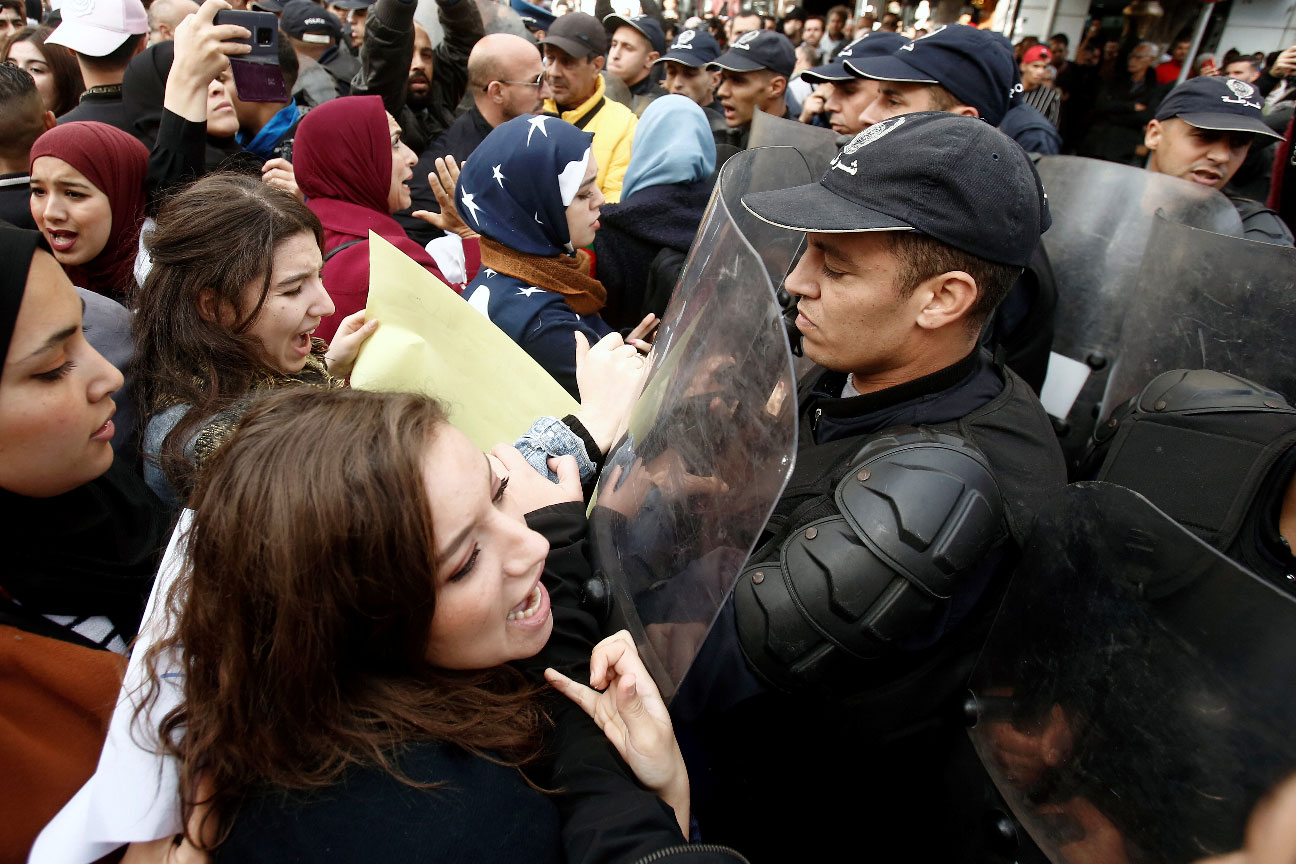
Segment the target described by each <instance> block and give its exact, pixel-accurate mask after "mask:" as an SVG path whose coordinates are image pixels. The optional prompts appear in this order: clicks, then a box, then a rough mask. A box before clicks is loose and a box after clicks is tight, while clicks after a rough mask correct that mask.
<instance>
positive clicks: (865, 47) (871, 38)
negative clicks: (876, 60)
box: [801, 30, 909, 84]
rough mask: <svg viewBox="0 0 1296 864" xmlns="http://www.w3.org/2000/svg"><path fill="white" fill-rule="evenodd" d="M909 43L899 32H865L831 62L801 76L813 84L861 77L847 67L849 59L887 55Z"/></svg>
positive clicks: (809, 70)
mask: <svg viewBox="0 0 1296 864" xmlns="http://www.w3.org/2000/svg"><path fill="white" fill-rule="evenodd" d="M908 44H909V40H908V39H906V38H905V37H903V36H901V35H900V34H899V33H891V32H889V31H886V30H875V31H873V32H872V33H865V34H864V35H863V36H861V37H859V38H858V39H856V40H855V41H854V42H851V43H850V44H849V45H846V46H845V47H844V48H842V49H841V50H840V51H838V52H837V56H836V57H834V58H833V60H832V62H831V63H825V64H823V65H822V66H816V67H814V68H813V69H807V70H806V71H804V72H802V73H801V77H802V78H804V79H805V80H806V81H809V82H811V83H812V84H823V83H825V82H826V83H832V82H833V81H850V80H851V79H853V78H860V77H863V76H860V75H856V74H855V73H853V72H851V70H850V69H848V68H846V61H847V60H862V59H864V58H865V57H886V56H888V55H891V54H894V53H895V52H896V51H898V50H899V49H900V46H902V45H908Z"/></svg>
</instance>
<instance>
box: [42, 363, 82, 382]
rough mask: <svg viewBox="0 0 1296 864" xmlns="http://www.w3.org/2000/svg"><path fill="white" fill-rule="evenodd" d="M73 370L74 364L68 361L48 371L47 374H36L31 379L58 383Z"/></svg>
mask: <svg viewBox="0 0 1296 864" xmlns="http://www.w3.org/2000/svg"><path fill="white" fill-rule="evenodd" d="M75 368H76V363H74V362H72V361H71V360H68V361H67V362H66V363H63V364H62V365H60V366H56V367H55V368H53V369H51V370H49V371H48V372H38V373H36V374H35V375H33V376H32V377H33V378H37V379H39V380H41V381H58V380H60V379H62V378H64V377H65V376H66V375H67V374H68V373H69V372H71V371H72V370H73V369H75Z"/></svg>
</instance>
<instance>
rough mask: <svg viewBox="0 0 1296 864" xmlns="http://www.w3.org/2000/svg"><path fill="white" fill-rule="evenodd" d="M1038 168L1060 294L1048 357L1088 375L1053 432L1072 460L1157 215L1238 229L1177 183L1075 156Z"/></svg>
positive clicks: (1225, 207)
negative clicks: (1064, 360)
mask: <svg viewBox="0 0 1296 864" xmlns="http://www.w3.org/2000/svg"><path fill="white" fill-rule="evenodd" d="M1038 167H1039V173H1040V180H1041V181H1042V182H1043V184H1044V191H1045V192H1046V193H1047V194H1048V201H1049V210H1050V212H1051V213H1052V216H1053V225H1052V227H1051V228H1049V230H1048V231H1047V232H1045V234H1044V237H1043V243H1044V251H1045V252H1047V253H1048V257H1049V263H1050V264H1051V265H1052V267H1053V275H1054V278H1055V280H1056V282H1057V293H1058V304H1057V314H1056V318H1055V321H1054V337H1053V351H1054V352H1055V353H1057V354H1060V355H1062V356H1063V357H1067V358H1070V359H1071V360H1075V361H1078V362H1080V363H1082V364H1084V365H1085V366H1087V367H1088V372H1089V376H1088V379H1087V380H1086V381H1085V384H1084V386H1083V388H1082V389H1081V391H1080V395H1079V398H1077V399H1076V400H1075V402H1074V404H1073V405H1072V407H1071V410H1070V412H1069V413H1068V414H1067V417H1066V422H1065V423H1063V424H1061V425H1059V427H1058V429H1059V437H1060V439H1061V443H1062V449H1063V451H1064V452H1066V454H1067V457H1068V462H1070V461H1072V460H1073V459H1074V458H1077V457H1078V456H1079V455H1080V454H1081V453H1082V452H1083V449H1084V445H1085V443H1086V442H1087V441H1088V439H1089V434H1090V433H1091V432H1092V431H1093V427H1094V424H1095V423H1096V422H1097V417H1098V410H1099V403H1100V402H1101V400H1102V395H1103V390H1104V388H1105V387H1106V384H1107V377H1108V375H1109V374H1110V373H1111V364H1112V362H1113V360H1114V359H1115V355H1116V350H1117V348H1118V346H1119V345H1120V338H1121V323H1122V321H1123V320H1124V317H1125V310H1126V305H1127V301H1128V299H1129V298H1130V297H1131V296H1132V295H1134V294H1135V293H1137V285H1138V275H1139V268H1140V267H1141V265H1142V263H1143V259H1144V255H1145V253H1146V252H1147V251H1148V248H1149V247H1148V238H1149V235H1150V234H1151V232H1152V226H1153V220H1154V217H1155V215H1156V212H1157V211H1158V210H1163V211H1165V214H1166V217H1167V218H1169V219H1170V220H1172V221H1174V222H1179V223H1182V224H1185V225H1192V226H1194V227H1196V228H1203V229H1205V230H1207V231H1213V232H1215V233H1217V234H1231V235H1234V236H1240V235H1241V233H1242V222H1241V219H1239V218H1238V215H1237V210H1236V209H1235V208H1234V207H1233V205H1232V204H1231V203H1230V202H1229V200H1228V199H1227V198H1225V197H1224V196H1223V195H1222V194H1220V193H1219V192H1217V191H1215V190H1214V189H1209V188H1207V187H1205V186H1201V185H1199V184H1196V183H1191V182H1189V181H1187V180H1180V179H1179V178H1177V177H1170V176H1168V175H1165V174H1154V173H1152V172H1151V171H1144V170H1143V169H1141V168H1134V167H1132V166H1129V165H1118V164H1116V163H1115V162H1102V161H1099V160H1096V159H1083V158H1080V157H1078V156H1045V157H1044V158H1042V159H1040V160H1039V163H1038ZM1191 278H1196V277H1195V276H1192V277H1191Z"/></svg>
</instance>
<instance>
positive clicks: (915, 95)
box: [849, 24, 1062, 156]
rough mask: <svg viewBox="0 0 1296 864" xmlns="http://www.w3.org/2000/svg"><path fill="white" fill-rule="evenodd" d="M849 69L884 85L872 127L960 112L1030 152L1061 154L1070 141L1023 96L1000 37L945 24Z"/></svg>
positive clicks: (868, 119)
mask: <svg viewBox="0 0 1296 864" xmlns="http://www.w3.org/2000/svg"><path fill="white" fill-rule="evenodd" d="M849 68H850V69H851V70H852V71H853V72H855V73H856V74H858V75H862V76H863V77H865V78H872V79H873V80H875V81H878V82H880V83H881V87H880V92H879V93H878V96H877V98H876V99H875V100H873V103H872V104H871V105H869V106H868V108H867V110H866V111H865V112H864V116H863V118H862V122H863V124H864V125H868V124H870V123H876V122H878V121H879V120H883V119H885V118H887V117H894V116H895V115H897V114H905V113H908V112H910V111H952V112H955V113H958V114H971V115H972V116H973V117H980V118H981V119H982V120H984V121H986V122H987V123H989V124H991V125H992V126H997V127H999V128H1000V129H1002V130H1003V132H1004V134H1006V135H1008V137H1010V138H1012V139H1013V140H1014V141H1016V142H1017V143H1018V144H1020V145H1021V146H1022V147H1023V148H1025V150H1026V152H1027V153H1040V154H1043V155H1046V156H1048V155H1053V154H1056V153H1059V152H1061V149H1062V137H1061V136H1060V135H1059V134H1058V131H1057V129H1055V128H1054V127H1053V124H1051V123H1049V121H1048V120H1047V119H1046V118H1045V117H1044V115H1043V114H1041V113H1039V112H1038V111H1036V110H1035V109H1034V108H1032V107H1031V106H1030V105H1027V104H1026V103H1024V102H1022V101H1021V100H1020V99H1019V98H1017V88H1018V87H1020V84H1019V83H1018V80H1017V76H1018V72H1017V63H1016V61H1015V60H1013V55H1012V46H1011V45H1009V44H1008V40H1007V39H1005V38H1004V37H1003V36H1002V35H1000V34H998V33H993V32H991V31H989V30H978V29H976V28H975V27H963V26H960V25H957V24H956V25H952V26H947V27H939V28H937V29H935V30H933V31H932V32H930V33H928V34H927V35H926V36H923V37H922V38H920V39H915V40H914V41H913V42H911V43H909V44H908V45H903V46H901V47H900V48H899V49H897V50H896V51H895V52H894V53H893V54H892V55H891V56H890V57H869V58H865V59H862V60H858V61H855V62H852V63H850V65H849Z"/></svg>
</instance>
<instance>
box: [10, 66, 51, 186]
mask: <svg viewBox="0 0 1296 864" xmlns="http://www.w3.org/2000/svg"><path fill="white" fill-rule="evenodd" d="M44 112H45V105H44V103H42V102H41V98H40V94H39V93H38V92H36V81H35V80H34V79H33V78H32V76H31V75H29V74H27V72H25V71H24V70H22V69H19V68H18V67H17V66H11V65H9V64H8V63H0V130H3V131H0V157H3V158H5V159H7V160H9V161H12V162H15V163H17V162H26V160H27V157H28V154H29V153H31V148H32V145H33V144H35V143H36V139H37V138H39V137H40V135H41V133H42V132H44V131H45V125H44V123H42V122H41V120H42V118H43V116H44Z"/></svg>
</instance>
